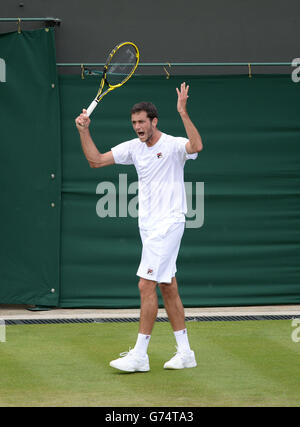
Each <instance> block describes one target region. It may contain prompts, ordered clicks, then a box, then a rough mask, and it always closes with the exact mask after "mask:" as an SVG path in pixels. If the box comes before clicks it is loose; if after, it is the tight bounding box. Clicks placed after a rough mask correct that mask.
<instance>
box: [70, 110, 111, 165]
mask: <svg viewBox="0 0 300 427" xmlns="http://www.w3.org/2000/svg"><path fill="white" fill-rule="evenodd" d="M75 123H76V127H77V129H78V132H79V135H80V142H81V146H82V150H83V152H84V155H85V157H86V159H87V161H88V162H89V165H90V167H91V168H101V167H104V166H109V165H113V164H114V163H115V161H114V157H113V154H112V152H111V151H108V152H106V153H100V151H99V150H98V148H97V147H96V145H95V143H94V141H93V139H92V137H91V134H90V130H89V126H90V123H91V120H90V118H89V117H88V116H87V114H86V110H82V113H81V114H80V115H79V116H78V117H77V118H76V119H75Z"/></svg>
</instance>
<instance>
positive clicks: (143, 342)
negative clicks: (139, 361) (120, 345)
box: [134, 334, 151, 356]
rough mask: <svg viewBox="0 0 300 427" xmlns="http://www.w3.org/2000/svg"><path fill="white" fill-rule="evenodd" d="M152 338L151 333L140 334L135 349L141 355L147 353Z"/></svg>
mask: <svg viewBox="0 0 300 427" xmlns="http://www.w3.org/2000/svg"><path fill="white" fill-rule="evenodd" d="M150 338H151V335H145V334H138V337H137V340H136V344H135V347H134V351H135V352H136V353H138V354H140V355H141V356H145V355H146V354H147V350H148V345H149V341H150Z"/></svg>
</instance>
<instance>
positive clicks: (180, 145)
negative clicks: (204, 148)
mask: <svg viewBox="0 0 300 427" xmlns="http://www.w3.org/2000/svg"><path fill="white" fill-rule="evenodd" d="M187 142H188V139H187V138H182V137H177V138H176V146H177V151H178V154H179V155H180V156H182V159H183V160H184V161H185V160H195V159H197V157H198V153H193V154H189V153H188V152H187V151H186V143H187Z"/></svg>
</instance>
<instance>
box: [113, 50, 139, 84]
mask: <svg viewBox="0 0 300 427" xmlns="http://www.w3.org/2000/svg"><path fill="white" fill-rule="evenodd" d="M137 60H138V59H137V52H136V49H135V48H134V46H132V45H124V46H122V47H120V48H119V49H118V50H117V51H116V52H115V54H114V55H113V56H112V58H111V60H110V62H109V63H108V65H107V72H106V80H107V82H108V83H109V85H112V86H114V85H117V84H121V83H122V82H123V81H124V80H126V79H127V77H128V76H130V75H131V73H132V72H133V71H134V69H135V66H136V64H137Z"/></svg>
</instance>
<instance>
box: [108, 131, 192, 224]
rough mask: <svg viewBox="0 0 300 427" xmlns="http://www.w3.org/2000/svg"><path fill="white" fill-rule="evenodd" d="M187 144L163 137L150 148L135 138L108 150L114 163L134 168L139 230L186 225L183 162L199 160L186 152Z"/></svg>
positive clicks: (182, 140)
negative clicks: (136, 184)
mask: <svg viewBox="0 0 300 427" xmlns="http://www.w3.org/2000/svg"><path fill="white" fill-rule="evenodd" d="M187 142H188V139H186V138H182V137H174V136H170V135H167V134H165V133H162V135H161V137H160V139H159V140H158V141H157V143H156V144H155V145H153V146H152V147H148V146H147V144H146V143H144V142H141V141H140V140H139V138H135V139H132V140H130V141H126V142H123V143H121V144H119V145H116V146H115V147H113V148H112V149H111V151H112V153H113V156H114V161H115V163H117V164H121V165H134V166H135V168H136V171H137V174H138V191H139V195H138V197H139V227H140V228H141V229H144V230H156V229H162V228H164V227H165V226H166V225H169V224H173V223H177V222H185V214H186V212H187V204H186V194H185V186H184V173H183V169H184V165H185V162H186V160H188V159H193V160H194V159H196V158H197V156H198V154H197V153H195V154H188V153H187V152H186V148H185V144H186V143H187Z"/></svg>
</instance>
